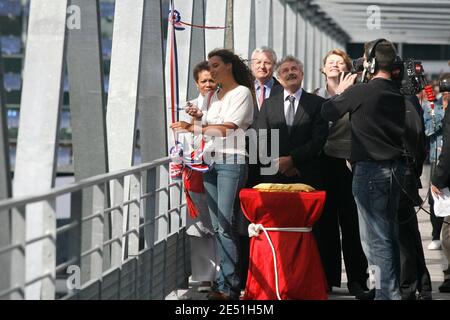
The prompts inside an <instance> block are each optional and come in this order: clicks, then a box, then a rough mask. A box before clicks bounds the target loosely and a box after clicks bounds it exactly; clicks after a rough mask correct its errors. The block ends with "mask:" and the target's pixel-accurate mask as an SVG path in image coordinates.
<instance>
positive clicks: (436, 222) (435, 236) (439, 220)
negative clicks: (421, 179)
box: [428, 162, 444, 240]
mask: <svg viewBox="0 0 450 320" xmlns="http://www.w3.org/2000/svg"><path fill="white" fill-rule="evenodd" d="M435 168H436V162H432V163H431V172H430V177H432V176H433V173H434V170H435ZM428 203H429V204H430V212H431V214H430V221H431V226H432V228H433V229H432V231H431V237H432V240H439V239H440V238H441V230H442V224H443V221H444V218H443V217H436V215H435V214H434V199H433V196H432V195H431V191H430V190H428Z"/></svg>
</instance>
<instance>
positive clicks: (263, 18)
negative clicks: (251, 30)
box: [255, 0, 272, 47]
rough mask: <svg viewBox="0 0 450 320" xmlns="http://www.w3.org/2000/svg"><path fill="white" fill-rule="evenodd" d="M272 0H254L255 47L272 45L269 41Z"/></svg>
mask: <svg viewBox="0 0 450 320" xmlns="http://www.w3.org/2000/svg"><path fill="white" fill-rule="evenodd" d="M271 11H272V0H255V34H256V47H262V46H272V44H271V43H270V42H269V34H270V32H271V28H270V27H271V23H270V21H271V20H272V15H271Z"/></svg>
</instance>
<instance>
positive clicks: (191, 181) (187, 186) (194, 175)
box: [183, 167, 205, 218]
mask: <svg viewBox="0 0 450 320" xmlns="http://www.w3.org/2000/svg"><path fill="white" fill-rule="evenodd" d="M183 182H184V194H185V195H186V204H187V207H188V213H189V215H190V216H191V217H192V218H197V216H198V209H197V207H196V206H195V203H194V201H192V198H191V196H190V195H189V191H192V192H197V193H205V187H204V186H203V173H201V172H199V171H195V170H192V169H189V168H186V167H185V168H184V169H183Z"/></svg>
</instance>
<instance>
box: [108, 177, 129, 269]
mask: <svg viewBox="0 0 450 320" xmlns="http://www.w3.org/2000/svg"><path fill="white" fill-rule="evenodd" d="M125 180H127V179H124V178H118V179H114V181H112V183H111V184H112V185H113V187H112V190H113V192H114V194H112V198H113V202H112V203H111V205H112V207H117V208H115V209H114V210H112V211H111V212H110V213H109V214H110V216H111V221H112V224H111V225H112V230H111V240H112V239H114V241H113V242H112V243H111V269H116V268H120V266H121V265H122V261H123V250H124V247H125V246H124V245H123V243H124V241H123V230H124V227H123V221H124V211H125V210H124V206H123V202H124V199H125V197H124V194H125V193H124V189H125V188H124V183H126V182H124V181H125Z"/></svg>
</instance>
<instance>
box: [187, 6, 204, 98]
mask: <svg viewBox="0 0 450 320" xmlns="http://www.w3.org/2000/svg"><path fill="white" fill-rule="evenodd" d="M192 23H193V24H197V25H204V24H205V6H204V2H203V0H194V10H193V16H192ZM190 50H191V56H190V60H189V75H188V92H187V99H188V100H192V99H194V98H196V97H197V96H198V90H197V87H196V85H195V81H194V77H193V74H192V73H193V71H194V67H195V65H196V64H197V63H199V62H201V61H203V60H205V29H201V28H193V29H192V35H191V46H190Z"/></svg>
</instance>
